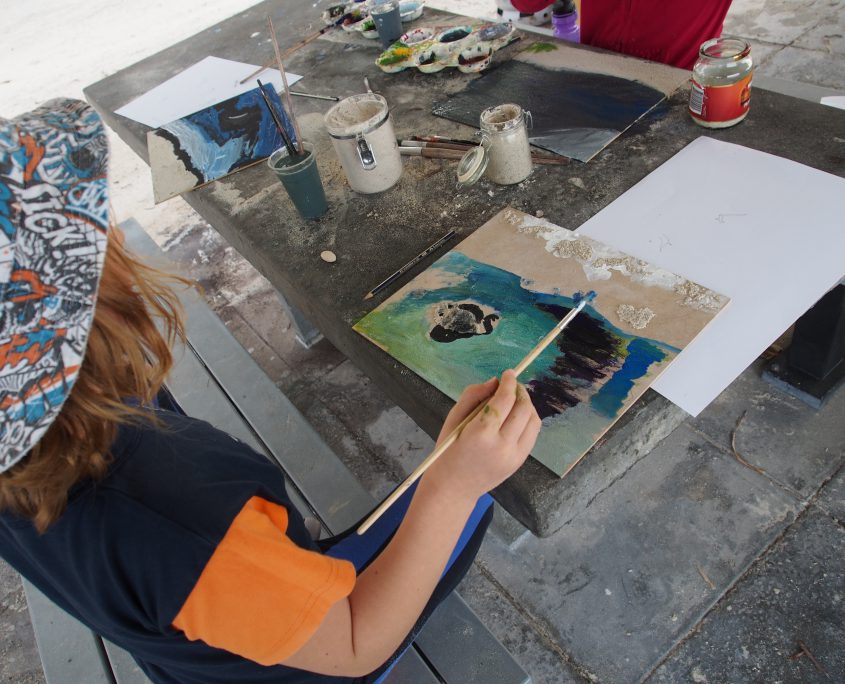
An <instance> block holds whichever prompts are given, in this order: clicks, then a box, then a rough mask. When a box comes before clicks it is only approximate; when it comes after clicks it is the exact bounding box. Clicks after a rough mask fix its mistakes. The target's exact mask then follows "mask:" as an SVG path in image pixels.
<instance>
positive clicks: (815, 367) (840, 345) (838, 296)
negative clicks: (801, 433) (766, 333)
mask: <svg viewBox="0 0 845 684" xmlns="http://www.w3.org/2000/svg"><path fill="white" fill-rule="evenodd" d="M763 377H764V378H765V379H766V380H768V381H769V382H771V383H772V384H773V385H775V386H777V387H779V388H780V389H782V390H784V391H785V392H787V393H789V394H791V395H793V396H795V397H798V398H799V399H801V400H802V401H804V402H806V403H807V404H810V405H811V406H814V407H816V408H820V407H821V406H822V404H823V403H824V401H825V399H826V398H827V397H828V396H830V394H831V393H832V392H833V391H834V390H835V389H836V388H837V387H838V386H839V384H840V383H841V382H842V380H845V285H842V284H839V285H837V286H836V287H834V288H833V289H832V290H831V291H830V292H828V293H827V294H826V295H825V296H824V297H822V298H821V299H820V300H819V301H818V302H817V303H816V305H815V306H813V308H812V309H810V310H809V311H808V312H807V313H805V314H804V315H803V316H801V318H799V319H798V321H797V322H796V323H795V332H794V334H793V336H792V343H791V344H790V346H789V349H787V350H785V351H783V352H781V353H780V354H778V356H777V357H776V358H775V359H774V360H773V361H772V362H771V363H770V364H769V366H768V367H767V368H766V370H765V371H764V372H763Z"/></svg>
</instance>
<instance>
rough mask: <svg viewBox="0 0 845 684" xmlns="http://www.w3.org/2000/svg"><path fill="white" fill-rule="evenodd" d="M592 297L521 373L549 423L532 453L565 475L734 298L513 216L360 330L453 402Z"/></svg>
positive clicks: (501, 217) (438, 265)
mask: <svg viewBox="0 0 845 684" xmlns="http://www.w3.org/2000/svg"><path fill="white" fill-rule="evenodd" d="M589 290H594V291H595V292H596V293H597V296H596V298H595V300H594V301H593V302H592V304H590V305H589V306H587V307H586V308H585V309H584V310H583V311H582V312H581V313H580V314H579V315H578V316H576V317H575V319H573V321H572V322H571V324H570V325H569V327H568V328H567V329H566V331H565V332H564V333H563V334H562V335H561V336H560V337H559V338H558V339H557V340H556V342H555V343H554V344H552V345H550V346H549V347H548V348H547V349H546V350H545V351H544V352H543V353H542V354H541V355H540V356H539V357H538V358H537V360H536V361H534V363H532V364H531V366H529V367H528V369H527V370H526V371H525V373H523V375H522V376H520V380H521V381H522V382H523V383H524V384H525V385H526V387H527V388H528V392H529V394H530V396H531V399H532V401H533V403H534V406H535V407H536V408H537V411H538V412H539V414H540V416H541V418H543V430H542V432H541V434H540V438H539V439H538V441H537V445H536V447H535V449H534V451H533V452H532V456H534V458H536V459H537V460H538V461H540V462H541V463H543V464H544V465H546V466H547V467H548V468H550V469H551V470H552V471H554V472H555V473H556V474H558V475H561V476H563V475H565V474H566V473H567V472H568V471H569V470H570V469H571V468H572V467H573V466H574V465H575V464H576V463H577V462H578V461H579V460H580V459H581V457H582V456H583V455H584V454H585V453H586V452H587V451H588V450H589V449H590V447H592V446H593V444H595V442H596V441H597V440H598V439H599V438H600V437H601V436H602V435H603V434H604V433H605V432H606V431H607V430H608V428H610V427H611V426H612V425H613V423H614V422H616V420H618V418H619V417H620V416H621V415H622V414H623V413H624V412H625V411H626V410H627V409H628V408H629V407H630V406H631V405H632V404H633V403H634V401H636V399H637V398H638V397H639V396H640V395H641V394H642V393H643V392H644V391H645V390H646V389H647V388H648V387H649V385H650V384H651V383H652V382H654V380H655V379H656V378H657V376H658V375H659V374H660V373H661V372H662V371H663V370H664V369H665V368H666V366H667V365H668V364H669V363H670V362H671V361H672V360H673V359H674V358H675V357H676V356H677V355H678V354H679V353H680V351H681V350H682V349H683V348H684V347H685V346H686V345H688V344H689V343H690V342H691V341H692V340H693V339H694V338H695V336H696V335H697V334H698V333H699V332H701V330H702V329H703V328H704V327H705V326H706V325H707V324H708V323H709V322H710V321H711V320H712V319H713V317H714V316H715V315H716V314H717V313H718V312H719V311H720V310H721V309H722V308H723V307H724V306H725V305H726V304H727V303H728V300H727V298H726V297H724V296H722V295H720V294H718V293H715V292H712V291H710V290H707V289H706V288H703V287H701V286H699V285H697V284H696V283H692V282H690V281H689V280H687V279H685V278H683V277H682V276H679V275H677V274H674V273H670V272H668V271H665V270H663V269H660V268H656V267H654V266H652V265H650V264H648V263H646V262H643V261H641V260H639V259H635V258H633V257H630V256H629V255H626V254H623V253H621V252H619V251H617V250H615V249H613V248H611V247H609V246H607V245H604V244H602V243H600V242H597V241H594V240H590V239H587V238H583V237H581V236H577V235H574V234H573V233H571V232H570V231H568V230H566V229H563V228H560V227H558V226H555V225H553V224H551V223H549V222H547V221H543V220H541V219H536V218H534V217H532V216H529V215H528V214H524V213H522V212H519V211H515V210H513V209H505V210H504V211H502V212H500V213H499V214H497V215H496V216H495V217H493V218H492V219H491V220H490V221H488V222H487V223H486V224H484V225H483V226H482V227H481V228H479V229H478V230H477V231H476V232H475V233H473V235H471V236H470V237H468V238H467V239H466V240H464V241H463V242H461V243H460V244H459V245H457V246H456V247H455V248H454V249H453V250H452V251H450V252H449V253H447V254H446V255H444V256H443V257H441V258H440V259H438V260H437V261H436V262H435V263H434V264H432V266H431V267H430V268H429V269H428V270H426V271H425V272H424V273H422V274H420V275H419V276H417V277H416V278H415V279H414V280H412V281H411V282H410V283H408V284H407V285H405V286H404V287H403V288H402V289H400V290H399V291H398V292H396V293H395V294H394V295H393V296H391V297H390V298H389V299H388V300H386V301H385V302H384V303H382V304H381V305H380V306H379V307H378V308H376V309H375V310H374V311H372V312H371V313H370V314H368V315H367V316H365V317H364V318H363V319H361V320H360V321H359V322H358V323H357V324H356V325H355V330H356V331H358V332H359V333H360V334H362V335H364V336H365V337H366V338H367V339H369V340H371V341H372V342H373V343H375V344H376V345H378V346H379V347H381V348H382V349H384V350H385V351H386V352H387V353H389V354H391V355H392V356H393V357H394V358H396V359H397V360H399V361H400V362H402V363H403V364H404V365H406V366H407V367H408V368H410V369H411V370H413V371H414V372H415V373H417V374H418V375H420V376H421V377H423V378H424V379H426V380H427V381H428V382H430V383H432V384H433V385H434V386H435V387H437V388H438V389H440V390H441V391H443V392H444V393H446V394H447V395H449V396H450V397H452V398H453V399H456V398H457V397H458V396H459V395H460V393H461V391H462V390H463V389H464V387H466V385H468V384H470V383H477V382H483V381H484V380H487V379H488V378H490V377H492V376H494V375H499V374H501V372H502V371H503V370H505V369H506V368H512V367H514V366H516V365H517V363H519V361H520V360H521V359H522V358H523V357H524V356H525V355H526V354H527V353H528V351H530V350H531V349H532V348H533V347H534V346H535V345H536V344H537V342H538V341H539V340H540V339H542V337H543V336H544V335H545V334H546V333H547V332H548V331H549V330H550V329H551V328H552V327H553V326H554V325H555V324H556V323H557V322H558V321H560V320H561V319H562V318H563V317H564V316H565V315H566V314H567V313H568V312H569V311H570V310H571V309H572V308H573V306H574V305H575V303H574V301H573V295H574V294H575V293H576V292H587V291H589Z"/></svg>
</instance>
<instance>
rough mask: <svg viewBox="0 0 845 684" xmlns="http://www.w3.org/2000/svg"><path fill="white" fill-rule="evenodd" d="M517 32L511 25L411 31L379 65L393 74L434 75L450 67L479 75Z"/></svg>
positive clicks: (388, 51)
mask: <svg viewBox="0 0 845 684" xmlns="http://www.w3.org/2000/svg"><path fill="white" fill-rule="evenodd" d="M514 31H515V29H514V27H513V26H512V25H511V24H484V25H482V26H470V25H466V26H450V27H449V28H446V29H435V28H431V27H426V26H421V27H419V28H415V29H413V30H411V31H408V32H407V33H405V34H404V35H403V36H402V37H401V38H400V39H399V40H398V41H396V42H395V43H394V44H393V45H391V46H390V47H389V48H387V50H385V51H384V52H382V53H381V54H380V55H379V56H378V59H376V64H377V65H378V67H379V68H380V69H381V70H382V71H384V72H386V73H389V74H391V73H395V72H397V71H402V70H403V69H409V68H411V69H412V68H416V69H419V70H420V71H422V72H423V73H426V74H430V73H434V72H435V71H440V70H442V69H445V68H446V67H455V68H457V69H458V70H459V71H462V72H463V73H467V74H469V73H475V72H478V71H482V70H484V69H486V68H487V66H489V64H490V61H491V60H492V59H493V53H494V52H495V51H496V50H498V49H500V48H502V47H504V46H505V45H507V44H508V43H510V42H511V40H512V38H513V33H514Z"/></svg>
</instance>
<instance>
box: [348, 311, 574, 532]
mask: <svg viewBox="0 0 845 684" xmlns="http://www.w3.org/2000/svg"><path fill="white" fill-rule="evenodd" d="M586 304H587V301H586V300H581V302H580V303H579V304H578V306H576V307H575V308H574V309H572V311H570V312H569V313H568V314H566V316H564V318H563V320H562V321H560V322H559V323H558V324H557V325H556V326H555V327H554V328H552V329H551V330H550V331H549V333H548V334H547V335H546V336H545V337H544V338H543V339H542V340H540V341H539V342H538V343H537V345H536V346H535V347H534V349H532V350H531V351H530V352H528V354H526V355H525V358H524V359H522V361H520V362H519V363H518V364H517V365H516V367H515V368H514V372H515V373H516V375H517V376H519V375H520V373H522V372H523V371H524V370H525V369H526V368H528V366H530V365H531V363H532V362H533V361H534V359H536V358H537V357H538V356H540V354H541V353H542V352H543V350H544V349H545V348H546V347H548V346H549V345H550V344H551V343H552V340H554V339H555V338H556V337H557V336H558V335H560V333H561V332H563V329H564V328H565V327H566V326H567V325H569V322H570V321H571V320H572V319H573V318H575V316H577V315H578V312H579V311H581V309H583V308H584V306H585V305H586ZM485 406H487V401H484V402H482V403H480V404H479V405H478V406H476V407H475V410H473V412H472V413H470V414H469V415H468V416H467V417H466V418H464V419H463V420H462V421H461V422H460V423H458V425H457V426H456V427H455V429H454V430H452V432H450V433H449V434H448V435H447V436H446V438H445V439H444V440H443V441H442V442H440V444H438V445H437V446H436V447H434V451H432V452H431V453H430V454H429V455H428V456H426V457H425V459H424V460H423V462H422V463H420V464H419V465H418V466H417V467H416V468H415V469H414V472H412V473H411V474H410V475H408V477H407V478H405V481H404V482H403V483H402V484H401V485H399V486H398V487H397V488H396V489H395V490H394V492H393V493H392V494H391V495H390V496H388V497H387V498H386V499H385V500H384V501H382V502H381V505H380V506H379V507H378V508H376V510H374V511H373V512H372V513H371V514H370V517H368V518H367V519H366V520H365V521H364V522H363V523H362V524H361V526H360V527H359V528H358V534H364V532H366V531H367V530H368V529H370V527H372V525H373V523H374V522H375V521H376V520H378V519H379V518H380V517H381V516H382V514H383V513H384V512H385V511H386V510H387V509H388V508H390V507H391V506H392V505H393V504H394V503H396V500H397V499H399V497H401V496H402V495H403V494H404V493H405V492H407V491H408V488H409V487H410V486H411V485H412V484H414V482H416V481H417V480H419V479H420V478H421V477H422V475H423V473H424V472H425V471H426V470H428V469H429V468H430V467H431V465H432V464H433V463H434V462H435V461H436V460H437V459H438V458H440V457H441V456H442V455H443V452H444V451H446V449H448V448H449V447H450V446H452V445H453V444H454V443H455V440H456V439H458V437H460V435H461V432H462V431H463V429H464V428H465V427H466V426H467V425H468V424H469V422H470V421H471V420H472V419H473V418H475V417H476V416H477V415H478V414H479V413H481V411H482V409H483V408H484V407H485Z"/></svg>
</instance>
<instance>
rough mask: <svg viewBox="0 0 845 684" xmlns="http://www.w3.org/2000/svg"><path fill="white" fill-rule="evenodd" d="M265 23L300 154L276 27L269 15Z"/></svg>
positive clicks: (297, 133) (300, 135)
mask: <svg viewBox="0 0 845 684" xmlns="http://www.w3.org/2000/svg"><path fill="white" fill-rule="evenodd" d="M267 25H268V26H269V27H270V38H271V39H272V40H273V50H274V51H275V53H276V62H278V65H279V72H280V73H281V74H282V83H283V84H284V86H285V102H287V103H288V111H289V112H290V120H291V123H293V131H294V133H296V145H297V147H298V148H299V153H300V154H305V148H304V147H303V146H302V133H300V132H299V124H298V123H297V122H296V115H295V114H294V113H293V102H291V99H290V88H289V87H288V76H287V74H286V73H285V67H284V65H283V64H282V53H281V52H280V51H279V41H277V40H276V29H274V28H273V20H272V19H271V18H270V15H269V14H268V15H267Z"/></svg>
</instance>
